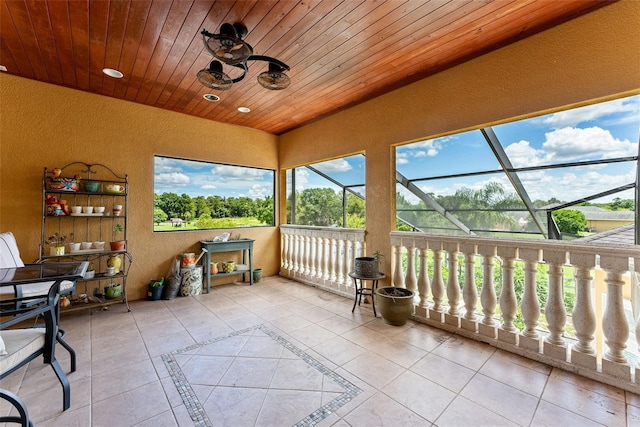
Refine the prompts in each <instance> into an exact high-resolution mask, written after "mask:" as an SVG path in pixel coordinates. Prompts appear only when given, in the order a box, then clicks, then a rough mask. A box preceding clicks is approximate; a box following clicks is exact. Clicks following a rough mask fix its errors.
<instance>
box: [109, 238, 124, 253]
mask: <svg viewBox="0 0 640 427" xmlns="http://www.w3.org/2000/svg"><path fill="white" fill-rule="evenodd" d="M109 245H111V250H112V251H123V250H124V240H117V241H115V242H110V243H109Z"/></svg>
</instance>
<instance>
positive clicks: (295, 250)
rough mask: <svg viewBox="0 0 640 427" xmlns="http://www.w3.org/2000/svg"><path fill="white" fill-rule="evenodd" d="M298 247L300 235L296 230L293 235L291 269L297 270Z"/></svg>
mask: <svg viewBox="0 0 640 427" xmlns="http://www.w3.org/2000/svg"><path fill="white" fill-rule="evenodd" d="M299 248H300V235H298V232H297V231H296V234H295V235H294V236H293V271H294V272H297V271H298V250H299Z"/></svg>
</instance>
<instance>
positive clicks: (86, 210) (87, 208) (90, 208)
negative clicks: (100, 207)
mask: <svg viewBox="0 0 640 427" xmlns="http://www.w3.org/2000/svg"><path fill="white" fill-rule="evenodd" d="M82 213H86V214H90V213H93V206H83V207H82Z"/></svg>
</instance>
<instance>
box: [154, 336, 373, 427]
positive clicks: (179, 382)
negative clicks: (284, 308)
mask: <svg viewBox="0 0 640 427" xmlns="http://www.w3.org/2000/svg"><path fill="white" fill-rule="evenodd" d="M255 330H260V331H262V332H263V333H264V334H265V335H267V336H268V337H270V338H271V339H273V340H274V341H276V342H277V343H278V344H280V345H281V346H283V347H284V348H286V349H287V350H289V351H291V352H292V353H293V354H295V355H296V356H298V357H299V358H300V359H302V360H303V361H304V362H306V363H307V364H308V365H309V366H311V367H312V368H314V369H316V370H317V371H319V372H320V373H321V374H323V375H326V376H327V377H329V378H330V379H331V380H333V381H334V382H335V383H336V384H338V385H339V386H340V387H342V388H344V389H345V392H344V393H342V394H340V395H339V396H338V397H336V398H335V399H333V400H331V401H330V402H328V403H326V404H324V405H322V406H321V407H320V408H318V409H316V410H315V411H313V412H312V413H310V414H309V415H307V416H306V417H304V418H302V419H301V420H300V421H298V422H297V423H296V424H294V427H307V426H314V425H316V424H318V423H319V422H320V421H322V420H323V419H325V418H326V417H328V416H329V415H331V414H332V413H334V412H336V411H337V410H338V409H339V408H341V407H342V406H344V405H345V404H347V403H348V402H350V401H351V400H352V399H353V398H354V397H355V396H357V395H358V394H360V393H361V392H362V390H361V389H360V388H358V387H357V386H355V385H354V384H352V383H351V382H349V381H347V380H346V379H344V378H342V377H341V376H340V375H338V374H337V373H335V372H334V371H332V370H331V369H329V368H327V367H326V366H325V365H323V364H322V363H320V362H319V361H318V360H316V359H314V358H313V357H312V356H310V355H308V354H307V353H305V352H304V351H302V350H301V349H299V348H298V347H296V346H295V345H293V344H292V343H291V342H289V341H287V340H286V339H285V338H283V337H282V336H280V335H278V334H276V333H275V332H273V331H272V330H271V329H269V328H267V327H266V326H264V325H257V326H252V327H250V328H246V329H243V330H241V331H236V332H233V333H231V334H229V335H226V336H222V337H218V338H214V339H211V340H207V341H204V342H201V343H196V344H192V345H190V346H188V347H185V348H182V349H179V350H174V351H172V352H170V353H166V354H163V355H162V360H163V361H164V364H165V366H166V367H167V370H168V371H169V376H170V377H171V379H172V380H173V384H174V385H175V386H176V389H177V390H178V393H180V397H182V401H183V402H184V405H185V407H186V408H187V411H188V412H189V415H190V416H191V419H192V420H193V422H194V425H196V426H198V427H200V426H202V427H205V426H206V427H210V426H213V424H212V423H211V420H210V419H209V417H208V416H207V414H206V412H205V411H204V408H203V407H202V404H201V403H200V401H199V400H198V397H197V396H196V393H195V392H194V391H193V388H192V387H191V384H189V381H188V380H187V378H186V377H185V376H184V373H183V372H182V368H180V365H179V364H178V362H177V361H176V359H175V355H176V354H183V353H187V352H190V351H193V350H196V349H198V348H201V347H204V346H206V345H209V344H213V343H215V342H219V341H222V340H225V339H227V338H231V337H235V336H238V335H245V334H247V333H249V332H251V331H255Z"/></svg>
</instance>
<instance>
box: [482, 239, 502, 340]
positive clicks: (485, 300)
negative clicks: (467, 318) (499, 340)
mask: <svg viewBox="0 0 640 427" xmlns="http://www.w3.org/2000/svg"><path fill="white" fill-rule="evenodd" d="M478 253H479V254H480V255H482V271H483V273H482V289H481V290H480V304H482V314H483V315H484V316H483V318H482V320H481V321H480V323H479V324H478V332H479V333H481V334H482V335H485V336H488V337H490V338H496V336H497V333H498V331H497V326H498V322H497V321H496V307H497V305H498V298H497V297H496V288H495V284H494V283H493V280H494V275H493V265H494V261H495V257H496V254H497V252H496V247H495V246H487V245H479V246H478Z"/></svg>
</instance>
